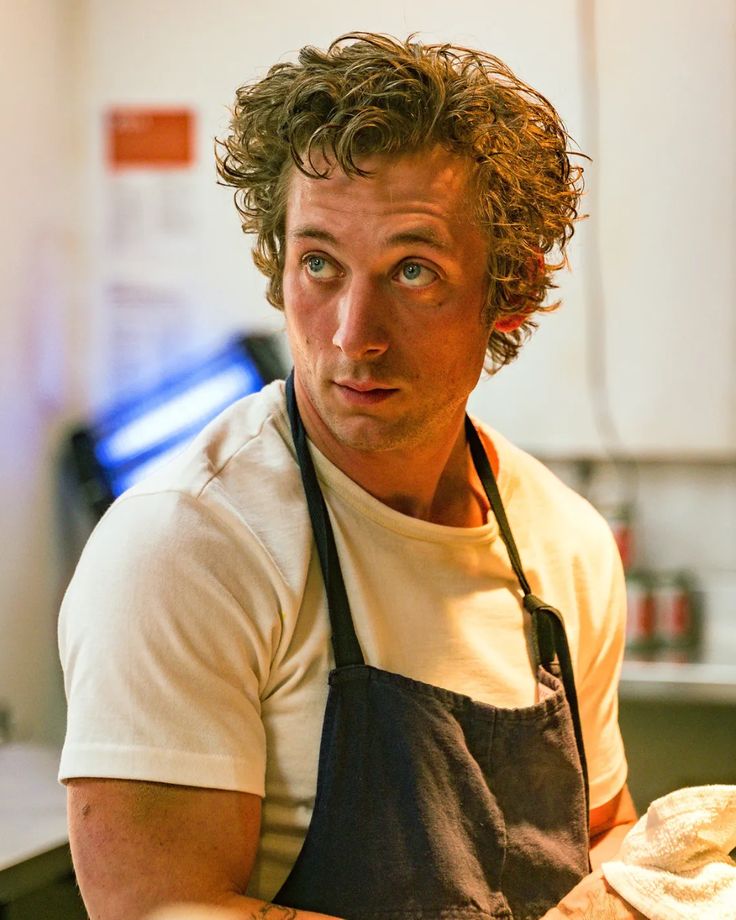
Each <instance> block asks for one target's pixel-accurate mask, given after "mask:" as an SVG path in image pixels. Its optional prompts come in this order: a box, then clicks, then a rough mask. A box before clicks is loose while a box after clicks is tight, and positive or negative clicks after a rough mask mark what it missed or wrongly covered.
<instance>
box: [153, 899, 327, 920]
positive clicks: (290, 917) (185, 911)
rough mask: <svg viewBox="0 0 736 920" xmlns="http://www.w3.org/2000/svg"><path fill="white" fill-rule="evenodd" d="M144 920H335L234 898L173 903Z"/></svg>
mask: <svg viewBox="0 0 736 920" xmlns="http://www.w3.org/2000/svg"><path fill="white" fill-rule="evenodd" d="M144 920H335V918H332V917H330V915H328V914H317V913H314V912H313V911H309V910H295V909H294V908H292V907H281V906H280V905H278V904H272V903H270V902H268V901H261V900H258V899H257V898H248V897H244V896H242V895H231V896H230V897H228V898H226V899H223V900H222V901H221V906H215V905H212V904H174V905H171V906H168V907H162V908H159V909H158V910H156V911H154V912H153V913H152V914H148V915H147V916H146V917H145V918H144Z"/></svg>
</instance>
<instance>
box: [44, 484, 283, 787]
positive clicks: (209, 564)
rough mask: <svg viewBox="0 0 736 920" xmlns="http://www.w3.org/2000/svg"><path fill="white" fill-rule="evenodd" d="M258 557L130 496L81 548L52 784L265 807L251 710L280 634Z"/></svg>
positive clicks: (226, 535)
mask: <svg viewBox="0 0 736 920" xmlns="http://www.w3.org/2000/svg"><path fill="white" fill-rule="evenodd" d="M279 609H280V608H279V597H278V590H277V588H276V587H275V586H274V578H273V573H272V572H270V571H269V565H268V559H267V558H266V554H265V552H264V551H263V550H262V548H261V547H260V545H259V544H258V543H257V541H256V540H255V538H254V539H253V540H252V541H247V540H243V539H242V536H241V535H240V534H239V535H238V538H237V539H236V538H235V535H234V534H233V533H232V532H231V531H230V530H229V529H228V527H226V526H224V524H223V523H222V522H221V521H220V520H219V519H218V517H217V516H216V515H215V514H214V513H213V512H212V511H210V510H209V509H208V508H206V507H203V506H202V505H201V504H200V503H199V502H198V500H197V499H195V498H192V497H190V496H188V495H184V494H180V493H176V492H163V493H156V494H145V493H144V494H133V495H130V496H126V497H123V498H122V499H120V500H118V502H117V503H116V504H115V505H113V507H112V508H111V509H110V510H109V511H108V513H107V514H106V515H105V517H104V518H103V520H102V521H101V522H100V524H99V525H98V527H97V528H96V530H95V532H94V533H93V535H92V537H91V538H90V540H89V542H88V544H87V546H86V548H85V550H84V552H83V554H82V558H81V560H80V562H79V565H78V567H77V571H76V573H75V575H74V577H73V579H72V581H71V583H70V585H69V588H68V590H67V592H66V595H65V598H64V601H63V605H62V610H61V614H60V621H59V644H60V654H61V660H62V665H63V668H64V672H65V678H64V679H65V689H66V694H67V701H68V720H67V734H66V740H65V743H64V748H63V752H62V757H61V765H60V773H59V778H60V779H61V780H62V781H63V780H67V779H69V778H71V777H79V776H92V777H115V778H123V779H137V780H149V781H158V782H166V783H175V784H183V785H192V786H201V787H208V788H220V789H229V790H238V791H243V792H250V793H254V794H256V795H260V796H262V795H263V794H264V776H265V760H266V750H265V735H264V729H263V725H262V722H261V717H260V699H261V694H262V690H263V687H264V685H265V682H266V681H267V679H268V670H269V664H270V661H271V660H272V656H273V649H274V647H275V646H276V644H277V643H278V639H279V631H280V618H279Z"/></svg>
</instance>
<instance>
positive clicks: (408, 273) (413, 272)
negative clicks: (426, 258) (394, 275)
mask: <svg viewBox="0 0 736 920" xmlns="http://www.w3.org/2000/svg"><path fill="white" fill-rule="evenodd" d="M399 277H400V280H401V281H402V282H403V283H404V284H406V285H408V286H409V287H426V286H427V285H428V284H431V283H432V282H433V281H434V279H435V278H436V277H437V275H436V274H435V272H433V271H432V269H430V268H427V266H426V265H422V264H420V263H419V262H404V264H403V265H402V266H401V269H400V271H399Z"/></svg>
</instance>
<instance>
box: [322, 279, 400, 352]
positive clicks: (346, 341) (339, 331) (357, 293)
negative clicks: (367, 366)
mask: <svg viewBox="0 0 736 920" xmlns="http://www.w3.org/2000/svg"><path fill="white" fill-rule="evenodd" d="M384 299H385V294H383V295H382V292H381V291H380V288H379V286H378V285H376V284H373V283H371V282H370V280H368V279H360V278H356V277H355V276H353V277H352V278H351V279H350V281H349V283H348V284H347V285H346V286H345V289H344V290H343V292H342V294H341V297H340V300H339V303H338V315H337V328H336V329H335V334H334V335H333V337H332V344H333V345H336V346H337V347H338V348H339V349H340V351H342V352H343V354H344V355H346V356H347V357H348V358H350V359H351V360H353V361H356V360H365V359H367V358H368V359H370V358H378V357H380V356H381V355H382V354H384V352H385V351H387V349H388V346H389V340H388V333H387V329H386V322H385V320H386V304H385V303H384Z"/></svg>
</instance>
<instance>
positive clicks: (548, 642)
mask: <svg viewBox="0 0 736 920" xmlns="http://www.w3.org/2000/svg"><path fill="white" fill-rule="evenodd" d="M524 606H525V607H526V609H527V610H528V611H529V613H530V614H531V616H532V626H533V630H532V641H533V643H534V651H535V654H536V655H537V661H538V662H539V663H540V664H542V665H543V666H544V667H545V668H546V667H548V666H549V665H551V664H552V662H553V661H554V659H555V657H556V658H557V662H558V664H559V666H560V673H561V675H562V685H563V687H564V688H565V696H566V698H567V704H568V706H569V708H570V715H571V717H572V726H573V731H574V732H575V744H576V747H577V749H578V756H579V758H580V767H581V769H582V772H583V780H584V782H585V808H586V811H587V812H588V813H589V812H590V788H589V784H588V761H587V758H586V756H585V745H584V743H583V727H582V724H581V721H580V707H579V706H578V694H577V690H576V689H575V675H574V673H573V669H572V658H571V657H570V646H569V645H568V642H567V635H566V633H565V627H564V625H563V622H562V617H561V616H560V613H559V611H557V610H555V608H554V607H551V606H550V605H549V604H545V603H544V601H542V600H540V599H539V598H538V597H535V595H533V594H527V596H526V597H525V598H524Z"/></svg>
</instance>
